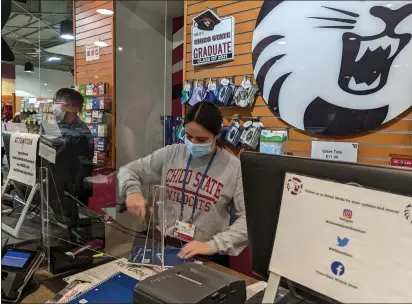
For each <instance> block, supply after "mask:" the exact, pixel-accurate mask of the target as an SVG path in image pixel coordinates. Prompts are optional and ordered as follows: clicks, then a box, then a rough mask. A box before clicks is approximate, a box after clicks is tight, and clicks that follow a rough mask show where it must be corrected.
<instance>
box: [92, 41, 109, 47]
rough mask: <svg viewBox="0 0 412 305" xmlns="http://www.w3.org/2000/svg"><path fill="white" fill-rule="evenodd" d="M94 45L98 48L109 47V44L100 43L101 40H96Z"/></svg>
mask: <svg viewBox="0 0 412 305" xmlns="http://www.w3.org/2000/svg"><path fill="white" fill-rule="evenodd" d="M94 45H95V46H98V47H107V43H105V42H104V41H100V40H96V41H95V42H94Z"/></svg>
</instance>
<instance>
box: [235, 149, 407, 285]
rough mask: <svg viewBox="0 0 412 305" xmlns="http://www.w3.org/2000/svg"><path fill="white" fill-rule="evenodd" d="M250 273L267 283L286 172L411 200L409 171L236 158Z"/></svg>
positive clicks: (272, 158) (260, 157)
mask: <svg viewBox="0 0 412 305" xmlns="http://www.w3.org/2000/svg"><path fill="white" fill-rule="evenodd" d="M240 161H241V167H242V179H243V189H244V198H245V208H246V222H247V229H248V238H249V250H250V256H251V261H252V271H253V273H255V274H256V275H258V276H259V277H261V278H263V279H265V280H267V279H268V277H269V274H268V268H269V263H270V259H271V256H272V248H273V243H274V240H275V236H276V228H277V224H278V217H279V212H280V205H281V201H282V191H283V183H284V179H285V173H286V172H293V173H296V174H302V175H306V176H310V177H314V178H320V179H326V180H333V181H336V182H341V183H350V182H355V183H358V184H360V185H361V186H363V187H365V188H371V189H377V190H381V191H385V192H390V193H394V194H399V195H404V196H411V197H412V171H411V170H408V169H401V168H393V167H383V166H371V165H365V164H360V163H346V162H336V161H326V160H317V159H311V158H299V157H291V156H281V155H268V154H259V153H252V152H244V153H242V154H241V155H240Z"/></svg>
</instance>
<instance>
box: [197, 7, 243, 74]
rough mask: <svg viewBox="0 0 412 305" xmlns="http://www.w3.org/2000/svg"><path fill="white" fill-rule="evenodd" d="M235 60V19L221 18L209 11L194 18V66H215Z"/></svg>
mask: <svg viewBox="0 0 412 305" xmlns="http://www.w3.org/2000/svg"><path fill="white" fill-rule="evenodd" d="M234 59H235V18H234V17H233V16H230V17H225V18H220V17H219V16H218V15H217V14H216V13H215V12H213V11H212V10H210V9H207V10H206V11H204V12H203V13H201V14H200V15H198V16H196V17H195V18H193V25H192V64H193V66H199V65H206V64H213V63H217V62H223V61H229V60H234Z"/></svg>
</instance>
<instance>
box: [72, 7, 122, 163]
mask: <svg viewBox="0 0 412 305" xmlns="http://www.w3.org/2000/svg"><path fill="white" fill-rule="evenodd" d="M74 6H75V7H74V16H73V23H74V29H75V37H76V43H75V46H74V48H75V50H74V51H75V52H74V53H75V56H74V63H75V64H74V73H75V74H74V81H75V84H87V83H89V82H91V83H98V82H106V83H108V84H109V93H108V96H110V97H111V98H112V106H111V114H112V124H111V128H110V129H109V130H108V143H107V145H108V147H109V150H108V155H107V167H109V168H112V169H115V168H116V147H115V143H116V139H115V136H116V133H115V127H116V122H115V120H116V113H115V110H116V100H115V97H116V91H115V74H116V68H115V61H116V51H115V50H116V49H115V48H116V43H115V35H114V33H115V27H114V24H115V17H114V16H115V15H111V16H107V15H101V14H98V13H97V12H96V10H97V9H99V8H100V9H109V10H112V11H115V2H114V1H74ZM97 39H100V41H104V42H105V43H107V47H100V58H99V60H96V61H89V62H87V61H86V53H85V48H86V47H85V46H86V45H89V44H93V42H94V41H96V40H97ZM109 127H110V126H109Z"/></svg>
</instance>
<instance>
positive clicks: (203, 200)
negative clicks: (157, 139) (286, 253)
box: [118, 144, 247, 255]
mask: <svg viewBox="0 0 412 305" xmlns="http://www.w3.org/2000/svg"><path fill="white" fill-rule="evenodd" d="M210 158H211V157H210V156H208V157H200V158H195V157H192V160H191V162H190V166H189V170H188V174H187V179H186V190H185V200H184V210H183V221H185V222H189V221H190V218H191V216H192V209H193V203H194V198H195V193H196V190H197V188H198V185H199V183H200V180H201V177H202V175H203V173H204V172H205V170H206V167H207V165H208V163H209V161H210ZM188 159H189V152H188V150H187V148H186V146H185V145H184V144H175V145H169V146H166V147H163V148H161V149H159V150H157V151H155V152H153V153H152V154H151V155H149V156H147V157H144V158H141V159H138V160H136V161H133V162H130V163H129V164H126V165H125V166H123V167H121V168H120V170H119V174H118V179H119V190H120V195H121V196H124V197H126V196H128V195H130V194H132V193H142V192H143V188H144V187H146V186H148V185H153V184H162V185H166V186H167V187H168V191H167V204H166V206H165V210H166V212H165V215H166V217H167V223H168V224H170V226H169V227H168V228H167V231H168V233H171V232H172V230H173V226H174V223H175V221H176V220H178V219H179V216H180V209H181V196H182V186H183V180H184V176H185V170H186V166H187V162H188ZM230 206H232V207H234V211H235V214H236V221H235V222H234V223H233V224H232V225H231V226H229V221H230V212H229V209H230ZM193 224H194V225H195V226H196V230H195V236H194V239H195V240H199V241H205V242H208V244H209V246H210V247H211V248H212V249H213V252H214V253H220V254H229V255H238V254H239V253H240V252H241V251H242V250H243V249H244V248H245V247H246V245H247V229H246V216H245V204H244V198H243V185H242V173H241V169H240V161H239V159H238V158H236V157H235V156H233V155H231V154H230V153H229V152H227V151H226V150H224V149H221V148H218V152H217V153H216V156H215V159H214V161H213V163H212V165H211V167H210V169H209V171H208V172H207V175H206V176H205V179H204V181H203V184H202V186H201V187H200V189H199V193H198V200H197V205H196V211H195V214H194V217H193Z"/></svg>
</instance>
